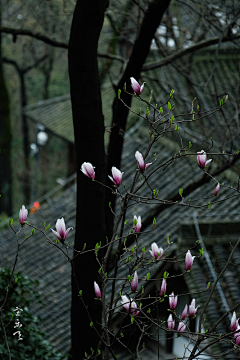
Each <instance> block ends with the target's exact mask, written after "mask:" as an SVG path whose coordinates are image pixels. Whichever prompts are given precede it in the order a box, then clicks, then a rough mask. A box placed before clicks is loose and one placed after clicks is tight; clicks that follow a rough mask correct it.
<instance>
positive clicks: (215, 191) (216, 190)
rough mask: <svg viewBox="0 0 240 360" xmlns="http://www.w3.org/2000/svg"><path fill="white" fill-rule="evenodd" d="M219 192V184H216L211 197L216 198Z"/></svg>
mask: <svg viewBox="0 0 240 360" xmlns="http://www.w3.org/2000/svg"><path fill="white" fill-rule="evenodd" d="M219 190H220V184H219V183H218V184H217V186H216V188H215V190H214V193H213V195H215V196H218V192H219Z"/></svg>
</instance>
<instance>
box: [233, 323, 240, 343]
mask: <svg viewBox="0 0 240 360" xmlns="http://www.w3.org/2000/svg"><path fill="white" fill-rule="evenodd" d="M236 330H238V332H236V333H235V334H234V335H233V336H234V337H235V339H236V338H237V337H240V326H239V325H238V326H237V329H236ZM239 341H240V339H239Z"/></svg>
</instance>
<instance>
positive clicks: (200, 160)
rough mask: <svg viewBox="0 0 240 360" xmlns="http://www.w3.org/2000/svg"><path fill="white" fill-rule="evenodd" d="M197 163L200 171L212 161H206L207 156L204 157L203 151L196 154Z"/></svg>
mask: <svg viewBox="0 0 240 360" xmlns="http://www.w3.org/2000/svg"><path fill="white" fill-rule="evenodd" d="M197 161H198V165H199V167H200V168H201V169H204V168H205V167H206V166H207V165H208V164H209V163H210V162H211V161H212V159H210V160H207V155H206V153H205V151H204V150H201V151H199V152H198V155H197Z"/></svg>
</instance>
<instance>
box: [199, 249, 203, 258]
mask: <svg viewBox="0 0 240 360" xmlns="http://www.w3.org/2000/svg"><path fill="white" fill-rule="evenodd" d="M199 252H200V256H203V248H202V249H199Z"/></svg>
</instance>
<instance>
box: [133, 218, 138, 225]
mask: <svg viewBox="0 0 240 360" xmlns="http://www.w3.org/2000/svg"><path fill="white" fill-rule="evenodd" d="M133 223H134V225H135V226H136V225H137V219H136V218H135V219H134V222H133Z"/></svg>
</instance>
